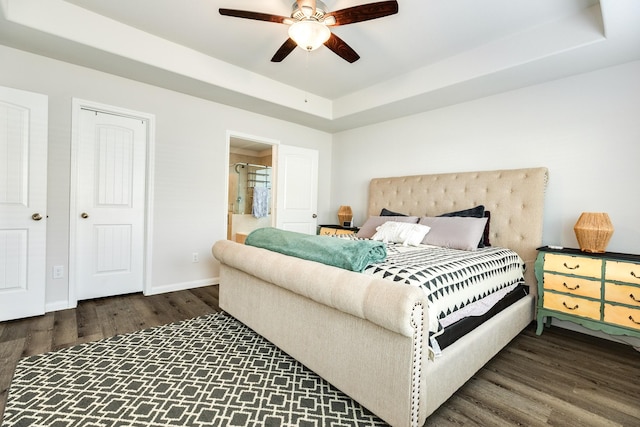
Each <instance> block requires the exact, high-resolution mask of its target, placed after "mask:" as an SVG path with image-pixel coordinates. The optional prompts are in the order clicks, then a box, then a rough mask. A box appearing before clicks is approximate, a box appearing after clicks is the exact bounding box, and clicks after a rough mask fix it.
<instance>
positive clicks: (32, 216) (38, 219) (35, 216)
mask: <svg viewBox="0 0 640 427" xmlns="http://www.w3.org/2000/svg"><path fill="white" fill-rule="evenodd" d="M31 219H32V220H34V221H40V220H41V219H42V215H40V214H39V213H37V212H36V213H34V214H33V215H31Z"/></svg>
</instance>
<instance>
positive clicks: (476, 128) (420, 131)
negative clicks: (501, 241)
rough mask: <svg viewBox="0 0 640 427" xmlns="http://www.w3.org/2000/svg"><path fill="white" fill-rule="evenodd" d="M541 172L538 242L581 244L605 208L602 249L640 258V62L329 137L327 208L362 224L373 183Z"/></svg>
mask: <svg viewBox="0 0 640 427" xmlns="http://www.w3.org/2000/svg"><path fill="white" fill-rule="evenodd" d="M535 166H546V167H548V168H549V174H550V180H549V186H548V189H547V195H546V204H545V229H544V236H543V242H544V244H560V245H563V246H566V247H577V241H576V238H575V234H574V232H573V226H574V224H575V222H576V220H577V218H578V216H579V215H580V213H581V212H583V211H595V212H608V213H609V216H610V217H611V221H612V222H613V225H614V228H615V232H614V235H613V237H612V239H611V241H610V243H609V246H608V248H607V250H609V251H614V252H629V253H636V254H637V253H640V218H639V216H638V212H640V191H639V185H640V62H632V63H628V64H625V65H621V66H617V67H612V68H607V69H603V70H600V71H596V72H592V73H588V74H583V75H578V76H574V77H569V78H565V79H562V80H556V81H553V82H550V83H546V84H541V85H536V86H532V87H528V88H524V89H520V90H515V91H511V92H508V93H504V94H500V95H495V96H491V97H487V98H483V99H479V100H476V101H472V102H467V103H464V104H458V105H453V106H451V107H447V108H442V109H439V110H435V111H431V112H425V113H422V114H418V115H414V116H411V117H405V118H402V119H398V120H392V121H388V122H384V123H379V124H376V125H372V126H367V127H363V128H359V129H355V130H350V131H345V132H341V133H339V134H336V135H334V146H333V162H332V167H333V173H332V183H333V184H332V188H331V206H332V209H333V211H334V212H337V209H338V207H339V206H340V205H351V207H352V208H353V210H354V220H355V222H356V224H362V222H363V221H364V220H365V219H366V217H365V216H366V198H367V191H368V182H369V180H370V179H371V178H373V177H385V176H402V175H416V174H425V173H439V172H456V171H475V170H492V169H511V168H521V167H535Z"/></svg>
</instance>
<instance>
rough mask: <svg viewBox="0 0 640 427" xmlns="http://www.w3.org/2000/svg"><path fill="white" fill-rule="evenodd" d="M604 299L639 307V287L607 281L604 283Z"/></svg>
mask: <svg viewBox="0 0 640 427" xmlns="http://www.w3.org/2000/svg"><path fill="white" fill-rule="evenodd" d="M604 299H605V300H606V301H609V302H618V303H621V304H627V305H635V306H637V307H638V308H640V287H638V286H629V285H617V284H615V283H609V282H607V283H605V284H604Z"/></svg>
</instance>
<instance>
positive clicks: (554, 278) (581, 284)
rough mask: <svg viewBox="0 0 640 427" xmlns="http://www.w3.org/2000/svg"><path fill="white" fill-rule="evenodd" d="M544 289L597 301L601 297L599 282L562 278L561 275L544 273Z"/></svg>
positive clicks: (579, 278) (568, 277)
mask: <svg viewBox="0 0 640 427" xmlns="http://www.w3.org/2000/svg"><path fill="white" fill-rule="evenodd" d="M544 289H545V290H547V289H551V290H554V291H558V292H564V293H569V294H572V295H579V296H583V297H591V298H598V299H599V298H600V296H601V292H600V281H599V280H591V279H583V278H581V277H571V276H563V275H561V274H552V273H544Z"/></svg>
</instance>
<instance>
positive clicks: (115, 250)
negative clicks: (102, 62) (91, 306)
mask: <svg viewBox="0 0 640 427" xmlns="http://www.w3.org/2000/svg"><path fill="white" fill-rule="evenodd" d="M79 136H80V139H79V144H78V147H77V153H78V155H77V158H78V171H77V173H78V179H77V196H76V212H72V215H75V216H76V217H75V221H76V222H75V223H76V242H75V243H76V246H75V253H76V257H75V263H74V264H75V266H76V276H75V281H76V284H77V286H76V292H77V294H76V296H77V299H78V300H82V299H90V298H99V297H105V296H111V295H119V294H126V293H132V292H141V291H142V289H143V280H144V225H145V200H146V199H145V181H146V141H147V125H146V123H145V122H144V121H143V120H140V119H135V118H130V117H123V116H119V115H114V114H108V113H102V112H96V111H91V110H86V109H83V110H82V111H81V113H80V127H79Z"/></svg>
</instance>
